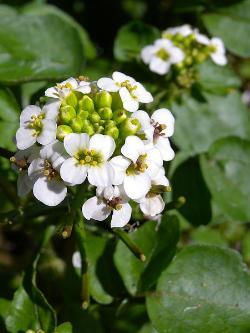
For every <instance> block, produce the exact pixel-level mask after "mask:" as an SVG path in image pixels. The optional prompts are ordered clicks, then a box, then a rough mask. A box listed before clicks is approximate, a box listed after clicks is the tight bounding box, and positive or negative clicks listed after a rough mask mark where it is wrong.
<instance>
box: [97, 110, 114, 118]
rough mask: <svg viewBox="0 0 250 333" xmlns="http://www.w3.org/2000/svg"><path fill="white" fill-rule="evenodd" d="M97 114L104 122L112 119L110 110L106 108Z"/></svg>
mask: <svg viewBox="0 0 250 333" xmlns="http://www.w3.org/2000/svg"><path fill="white" fill-rule="evenodd" d="M98 113H99V115H100V117H101V118H102V119H104V120H109V119H112V117H113V112H112V110H111V108H108V107H104V108H101V109H99V110H98Z"/></svg>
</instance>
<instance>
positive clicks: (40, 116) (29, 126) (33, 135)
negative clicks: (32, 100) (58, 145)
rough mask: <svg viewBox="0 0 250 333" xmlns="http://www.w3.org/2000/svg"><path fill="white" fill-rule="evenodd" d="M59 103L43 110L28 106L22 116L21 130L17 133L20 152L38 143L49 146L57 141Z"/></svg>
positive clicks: (50, 104)
mask: <svg viewBox="0 0 250 333" xmlns="http://www.w3.org/2000/svg"><path fill="white" fill-rule="evenodd" d="M57 112H58V103H49V104H46V105H45V106H44V107H43V108H42V109H41V108H40V107H38V106H36V105H29V106H27V107H26V108H25V109H24V110H23V111H22V113H21V115H20V128H19V129H18V130H17V132H16V145H17V148H18V149H20V150H24V149H27V148H29V147H31V146H32V145H33V144H34V143H36V142H38V143H40V144H41V145H47V144H49V143H51V142H53V141H55V139H56V128H57V125H56V117H57Z"/></svg>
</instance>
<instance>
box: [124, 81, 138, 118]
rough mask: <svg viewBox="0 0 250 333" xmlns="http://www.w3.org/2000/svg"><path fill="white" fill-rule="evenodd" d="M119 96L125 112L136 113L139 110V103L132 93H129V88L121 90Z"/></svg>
mask: <svg viewBox="0 0 250 333" xmlns="http://www.w3.org/2000/svg"><path fill="white" fill-rule="evenodd" d="M119 94H120V97H121V100H122V104H123V107H124V109H125V110H127V111H129V112H135V111H137V110H138V108H139V103H138V101H137V100H135V99H134V98H133V97H132V96H131V95H130V92H129V91H128V89H127V88H125V87H122V88H121V89H120V90H119Z"/></svg>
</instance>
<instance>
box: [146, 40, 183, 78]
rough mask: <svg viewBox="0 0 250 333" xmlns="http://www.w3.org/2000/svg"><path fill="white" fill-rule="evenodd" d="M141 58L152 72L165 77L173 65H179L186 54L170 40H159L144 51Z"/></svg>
mask: <svg viewBox="0 0 250 333" xmlns="http://www.w3.org/2000/svg"><path fill="white" fill-rule="evenodd" d="M141 58H142V60H143V62H144V63H145V64H147V65H149V68H150V70H151V71H152V72H155V73H157V74H160V75H164V74H166V73H167V72H168V71H169V69H170V67H171V65H173V64H178V63H180V62H181V61H182V60H183V59H184V53H183V52H182V50H181V49H179V48H178V47H176V46H174V44H173V43H172V42H171V41H170V40H168V39H157V40H156V41H155V42H154V44H153V45H148V46H145V47H144V48H143V49H142V51H141Z"/></svg>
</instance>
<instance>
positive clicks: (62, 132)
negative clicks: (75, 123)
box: [56, 125, 73, 141]
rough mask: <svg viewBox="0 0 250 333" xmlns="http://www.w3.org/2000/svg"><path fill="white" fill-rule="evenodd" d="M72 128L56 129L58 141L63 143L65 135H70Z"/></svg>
mask: <svg viewBox="0 0 250 333" xmlns="http://www.w3.org/2000/svg"><path fill="white" fill-rule="evenodd" d="M72 132H73V131H72V128H71V127H70V126H67V125H60V126H58V127H57V132H56V137H57V139H58V140H60V141H63V139H64V138H65V136H66V135H68V134H70V133H72Z"/></svg>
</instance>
